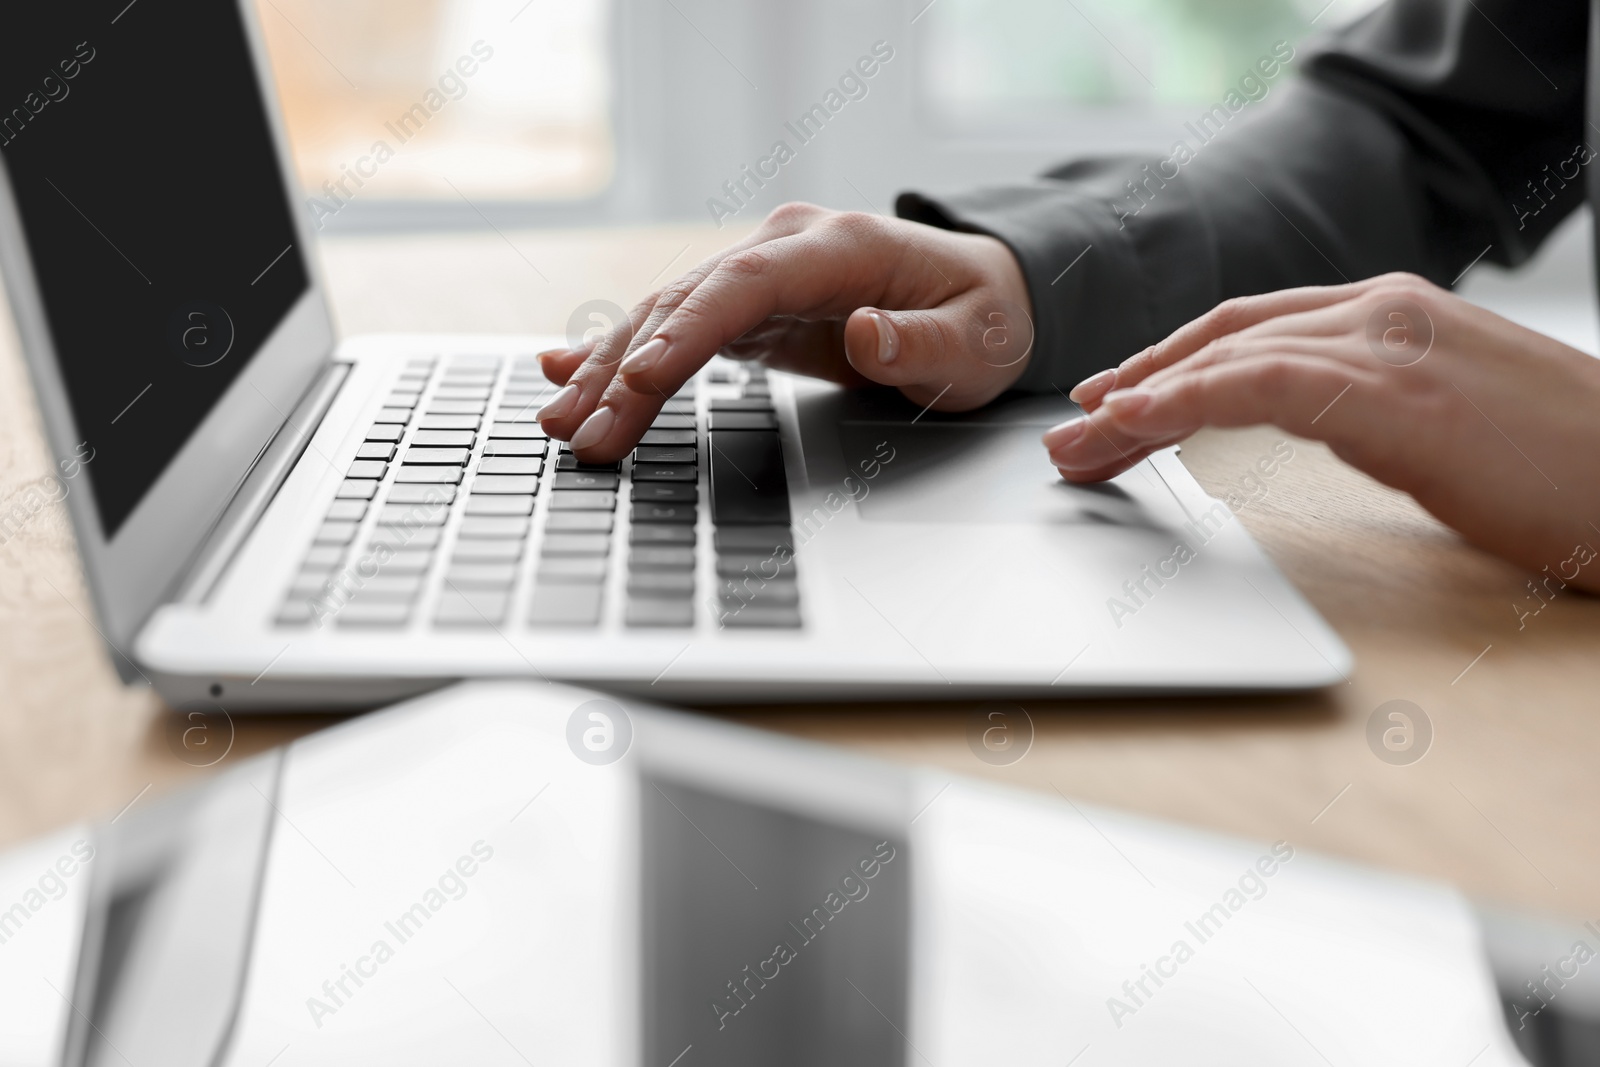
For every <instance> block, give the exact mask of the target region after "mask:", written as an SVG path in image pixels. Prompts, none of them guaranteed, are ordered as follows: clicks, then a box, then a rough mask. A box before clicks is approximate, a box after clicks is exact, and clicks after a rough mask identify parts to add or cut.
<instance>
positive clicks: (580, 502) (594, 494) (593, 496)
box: [550, 474, 617, 512]
mask: <svg viewBox="0 0 1600 1067" xmlns="http://www.w3.org/2000/svg"><path fill="white" fill-rule="evenodd" d="M556 477H558V478H559V477H560V475H559V474H558V475H556ZM558 488H559V486H558ZM616 506H617V494H616V493H615V492H613V491H612V490H610V489H600V490H595V489H562V490H560V491H559V492H555V493H551V494H550V510H551V511H552V512H557V511H559V512H566V511H611V510H613V509H614V508H615V507H616Z"/></svg>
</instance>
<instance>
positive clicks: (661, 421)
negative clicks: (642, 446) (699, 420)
mask: <svg viewBox="0 0 1600 1067" xmlns="http://www.w3.org/2000/svg"><path fill="white" fill-rule="evenodd" d="M650 428H651V429H652V430H692V429H694V416H693V415H657V416H656V421H654V422H652V423H651V424H650Z"/></svg>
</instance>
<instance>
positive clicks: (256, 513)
mask: <svg viewBox="0 0 1600 1067" xmlns="http://www.w3.org/2000/svg"><path fill="white" fill-rule="evenodd" d="M350 366H351V365H350V364H349V363H339V362H331V363H329V364H328V366H327V367H326V368H325V369H324V370H323V372H322V374H321V375H319V376H318V377H317V379H316V381H314V382H313V383H312V384H311V388H309V389H307V390H306V394H305V396H304V397H302V398H301V400H300V403H299V404H298V405H297V406H296V407H295V409H294V410H293V411H291V412H290V413H289V417H288V418H287V419H286V420H284V423H283V425H282V426H281V427H279V429H278V432H277V433H276V434H274V435H273V437H272V440H270V441H268V442H267V445H266V447H265V448H263V449H262V450H261V454H260V455H259V456H257V457H256V461H255V463H253V464H252V465H251V467H250V470H249V471H248V472H246V474H245V476H244V478H243V480H241V481H240V483H239V488H238V489H237V490H236V491H235V492H234V494H233V497H232V498H231V499H230V500H229V501H228V504H227V506H226V507H225V508H224V509H223V510H222V513H221V515H220V517H219V518H218V519H217V522H216V525H215V526H213V527H212V530H211V533H210V535H208V536H207V537H206V539H205V540H204V541H203V542H202V543H201V545H200V549H199V551H198V552H196V553H195V559H194V563H193V564H192V565H191V566H190V567H189V569H188V571H187V573H186V576H185V578H184V580H183V583H182V584H181V585H180V586H179V588H178V594H177V601H178V602H179V603H183V604H196V603H200V602H202V601H204V600H205V599H206V598H207V597H209V596H210V595H211V591H212V590H213V589H214V588H215V587H216V584H217V579H219V578H221V577H222V574H223V572H224V571H226V570H227V569H228V565H229V564H230V563H231V562H233V557H234V555H235V554H237V553H238V551H239V549H240V547H242V546H243V544H244V542H245V538H246V537H248V536H249V535H250V531H251V530H253V529H255V525H256V523H257V522H258V521H259V520H260V518H261V516H262V515H264V514H265V513H266V510H267V506H268V505H269V504H271V503H272V500H273V497H275V496H277V494H278V489H279V488H280V487H281V486H282V485H283V482H284V479H286V478H287V477H288V476H289V472H290V471H291V470H293V469H294V465H295V464H296V463H297V462H299V460H300V457H301V455H302V454H304V452H305V450H306V446H307V445H309V444H310V443H311V437H312V435H313V434H315V433H316V432H317V428H318V427H319V426H321V425H322V417H323V416H324V415H326V414H327V413H328V408H329V407H330V406H332V404H333V400H334V397H335V396H337V395H338V393H339V387H340V386H342V385H343V384H344V382H345V379H346V378H347V377H348V376H349V374H350Z"/></svg>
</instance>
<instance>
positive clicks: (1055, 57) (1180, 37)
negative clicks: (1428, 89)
mask: <svg viewBox="0 0 1600 1067" xmlns="http://www.w3.org/2000/svg"><path fill="white" fill-rule="evenodd" d="M923 2H926V0H923ZM1381 2H1382V0H1331V2H1330V0H1066V2H1062V0H933V3H932V4H931V5H930V6H928V7H926V8H924V9H923V12H922V14H920V15H919V16H918V19H917V21H918V23H919V25H918V29H919V30H920V31H921V37H922V41H923V48H924V50H925V52H924V62H923V63H921V64H920V79H921V83H922V84H921V86H920V94H921V96H922V99H923V101H924V104H925V106H926V109H927V110H926V114H927V116H928V117H929V118H932V119H933V120H934V121H935V122H936V123H942V122H950V121H954V122H956V123H960V124H966V123H984V122H991V121H1001V122H1004V121H1005V120H1006V119H1007V118H1010V119H1014V120H1023V119H1026V118H1029V117H1033V116H1038V115H1042V114H1050V113H1056V114H1065V113H1071V112H1074V111H1079V112H1081V111H1082V110H1084V109H1086V108H1102V109H1105V108H1118V109H1136V110H1159V109H1165V108H1176V107H1181V106H1186V105H1193V104H1209V103H1214V102H1215V101H1217V100H1218V99H1220V98H1221V97H1223V96H1224V95H1225V94H1226V93H1227V92H1228V91H1229V90H1230V89H1233V88H1235V87H1236V86H1237V85H1238V84H1239V81H1240V78H1241V77H1242V76H1243V75H1245V74H1247V73H1248V72H1250V71H1251V70H1252V68H1254V67H1255V65H1256V63H1257V61H1258V60H1260V59H1261V58H1262V57H1263V56H1269V55H1270V54H1271V52H1272V48H1273V45H1274V44H1276V43H1277V42H1279V41H1285V42H1288V43H1289V44H1290V45H1298V44H1299V43H1300V42H1301V41H1303V40H1305V39H1307V38H1309V37H1311V36H1313V35H1314V34H1316V33H1318V32H1320V31H1323V30H1326V29H1329V28H1330V27H1334V26H1338V25H1341V24H1344V23H1348V22H1350V21H1353V20H1354V19H1356V18H1359V17H1360V16H1362V15H1364V14H1366V13H1367V12H1369V11H1371V10H1372V9H1373V8H1375V7H1377V6H1379V4H1380V3H1381ZM922 23H926V25H921V24H922Z"/></svg>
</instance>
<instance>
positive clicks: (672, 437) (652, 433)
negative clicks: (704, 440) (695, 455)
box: [639, 430, 695, 445]
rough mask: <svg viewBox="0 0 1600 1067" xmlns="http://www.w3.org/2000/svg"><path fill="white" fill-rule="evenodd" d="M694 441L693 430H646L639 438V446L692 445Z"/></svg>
mask: <svg viewBox="0 0 1600 1067" xmlns="http://www.w3.org/2000/svg"><path fill="white" fill-rule="evenodd" d="M694 440H695V431H693V430H646V431H645V432H644V436H643V437H641V438H639V443H640V444H641V445H692V444H694Z"/></svg>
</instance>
